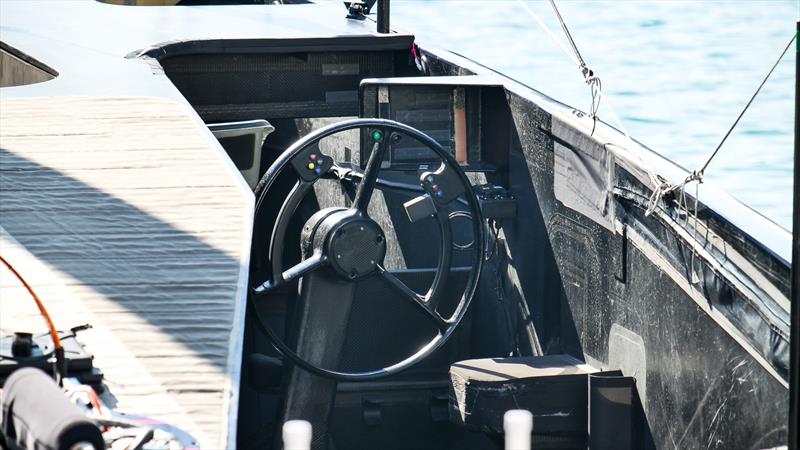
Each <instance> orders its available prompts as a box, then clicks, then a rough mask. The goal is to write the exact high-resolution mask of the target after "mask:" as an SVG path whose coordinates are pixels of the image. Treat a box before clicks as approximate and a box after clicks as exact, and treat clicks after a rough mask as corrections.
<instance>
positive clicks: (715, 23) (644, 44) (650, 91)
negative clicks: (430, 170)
mask: <svg viewBox="0 0 800 450" xmlns="http://www.w3.org/2000/svg"><path fill="white" fill-rule="evenodd" d="M527 5H528V6H529V8H531V9H532V10H533V11H534V12H535V13H536V14H537V15H538V16H539V17H540V18H542V20H543V21H544V22H545V23H546V24H547V26H548V27H550V29H551V30H553V31H554V32H555V33H557V34H558V36H559V37H563V34H562V32H561V29H560V26H559V24H558V22H557V20H556V19H555V16H554V14H553V12H552V10H551V9H550V5H549V3H548V2H545V1H528V2H527ZM558 5H559V8H560V10H561V13H562V16H563V17H564V20H565V21H566V22H567V25H568V26H569V28H570V31H571V32H572V35H573V37H574V38H575V41H576V43H577V45H578V47H579V49H580V51H581V53H582V55H583V57H584V58H585V59H586V61H587V63H588V64H589V65H590V66H591V67H592V68H593V69H594V70H595V72H596V73H597V74H598V75H599V76H600V78H601V79H602V82H603V90H604V92H605V93H606V95H608V96H609V99H610V101H611V102H612V104H613V107H614V110H615V111H616V112H617V114H618V115H619V116H620V119H621V120H622V123H623V125H624V126H625V128H627V130H628V132H629V133H630V134H631V135H632V136H633V137H635V138H636V139H637V140H639V141H641V142H643V143H645V144H646V145H648V146H649V147H650V148H652V149H654V150H656V151H658V152H659V153H661V154H662V155H664V156H666V157H668V158H670V159H672V160H673V161H675V162H677V163H678V164H681V165H682V166H684V167H686V168H687V169H690V170H691V169H695V168H698V166H700V165H701V164H702V163H703V162H704V161H705V159H706V158H707V156H708V155H709V154H710V153H711V152H712V151H713V150H714V148H715V147H716V145H717V144H718V143H719V141H720V139H721V138H722V136H723V135H724V134H725V132H726V131H727V128H728V127H729V126H730V125H731V124H732V123H733V121H734V120H735V119H736V116H737V115H738V113H739V111H740V110H741V108H742V107H743V106H744V105H745V103H747V100H748V99H749V97H750V95H751V94H752V93H753V92H754V91H755V89H756V88H757V87H758V85H759V83H760V82H761V80H762V79H763V77H764V76H765V75H766V73H767V72H768V71H769V69H770V67H771V66H772V64H773V63H774V62H775V60H776V59H777V58H778V56H779V55H780V53H781V51H782V50H783V49H784V47H785V46H786V44H787V43H788V42H789V40H790V39H791V37H792V36H793V34H794V33H795V29H796V20H798V17H799V16H800V2H798V1H797V0H781V1H777V0H775V1H770V0H750V1H746V0H738V1H729V2H716V1H677V0H674V1H630V0H627V1H576V0H570V1H564V0H561V1H559V2H558ZM391 15H392V26H393V27H395V28H398V29H402V30H407V31H411V32H413V33H415V34H416V36H417V41H418V42H419V43H420V44H422V45H423V46H427V47H438V48H444V49H447V50H451V51H454V52H457V53H460V54H462V55H464V56H467V57H470V58H472V59H474V60H476V61H478V62H480V63H482V64H484V65H487V66H489V67H491V68H493V69H495V70H498V71H500V72H502V73H504V74H506V75H508V76H510V77H511V78H514V79H516V80H518V81H520V82H522V83H524V84H526V85H528V86H530V87H532V88H534V89H536V90H538V91H540V92H543V93H544V94H547V95H548V96H550V97H553V98H555V99H557V100H559V101H562V102H564V103H567V104H569V105H571V106H573V107H576V108H578V109H582V110H584V111H585V110H588V108H589V105H590V96H589V90H588V87H587V86H586V85H585V84H584V83H583V79H582V77H581V75H580V73H579V72H578V70H577V68H576V67H575V66H574V64H573V63H572V62H571V61H570V59H568V58H567V56H565V55H564V54H563V53H562V52H561V50H560V49H559V48H558V47H556V46H555V45H554V44H553V43H552V42H551V41H550V39H549V38H548V37H547V35H546V34H545V33H544V32H543V31H541V29H540V28H539V27H538V26H537V25H536V23H535V22H534V21H533V19H531V18H530V16H528V15H527V14H526V13H525V12H524V10H523V9H522V7H521V6H520V5H519V4H518V3H517V2H516V1H500V0H484V1H478V0H467V1H464V0H461V1H450V0H432V1H430V0H429V1H422V0H393V1H392V3H391ZM794 50H795V48H794V45H793V46H792V48H791V49H790V50H789V52H788V53H787V54H786V56H785V57H784V59H783V60H782V62H781V63H780V65H779V66H778V67H777V69H776V70H775V72H774V73H773V75H772V77H771V78H770V80H769V81H768V82H767V84H766V85H765V86H764V88H763V89H762V91H761V94H760V95H759V96H758V98H756V100H755V101H754V103H753V105H752V106H751V107H750V109H749V110H748V112H747V114H746V115H745V116H744V118H743V119H742V120H741V122H740V123H739V126H738V127H737V128H736V130H735V131H734V132H733V134H732V135H731V136H730V137H729V138H728V141H727V142H726V144H725V146H724V147H723V148H722V150H721V151H720V153H719V154H718V155H717V157H716V158H715V159H714V161H713V162H712V163H711V165H710V166H709V167H708V169H707V170H706V179H707V180H709V181H711V182H713V183H716V184H717V185H718V186H720V187H722V188H723V189H724V190H726V191H727V192H729V193H730V194H731V195H733V196H734V197H736V198H738V199H739V200H741V201H742V202H743V203H745V204H747V205H749V206H751V207H752V208H753V209H755V210H756V211H759V212H760V213H762V214H763V215H765V216H766V217H768V218H770V219H772V220H773V221H775V222H777V223H778V224H780V225H782V226H783V227H785V228H787V229H791V226H792V211H791V209H792V207H791V203H792V158H793V148H792V146H793V133H794V76H795V74H794V72H795V58H796V54H795V51H794ZM599 116H600V118H601V119H603V120H605V121H606V122H608V123H611V124H613V121H612V120H611V118H610V117H608V113H607V112H606V110H605V109H604V108H602V107H601V109H600V112H599ZM700 195H701V198H702V190H701V193H700Z"/></svg>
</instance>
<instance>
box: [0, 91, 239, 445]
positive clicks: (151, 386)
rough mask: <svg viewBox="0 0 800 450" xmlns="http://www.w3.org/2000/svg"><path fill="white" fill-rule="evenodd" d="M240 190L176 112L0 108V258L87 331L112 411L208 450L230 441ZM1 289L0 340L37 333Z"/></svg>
mask: <svg viewBox="0 0 800 450" xmlns="http://www.w3.org/2000/svg"><path fill="white" fill-rule="evenodd" d="M237 177H238V174H237V173H236V172H235V170H234V169H232V166H230V164H229V162H228V161H226V159H225V156H224V153H222V151H221V150H220V149H219V147H218V146H217V144H216V141H214V139H213V137H211V135H210V134H209V133H208V132H207V130H204V129H203V127H202V124H199V123H198V122H197V121H196V117H195V116H193V114H192V112H191V111H190V110H189V109H188V107H187V106H185V105H183V104H179V103H176V102H173V101H169V100H163V99H157V98H96V97H50V98H3V99H0V231H2V233H0V238H1V239H0V252H2V254H3V255H4V257H6V258H7V259H9V260H11V261H12V263H13V264H15V265H17V266H19V267H18V270H19V271H21V272H22V274H23V276H25V277H26V278H27V279H28V280H29V282H31V283H32V284H33V286H34V288H35V289H36V290H37V291H39V292H40V296H41V297H42V298H43V300H44V301H45V303H47V304H48V305H51V306H52V311H51V314H52V315H53V316H54V319H55V322H56V325H57V326H58V327H60V328H62V329H68V328H70V327H73V326H76V325H80V324H82V323H86V322H89V323H91V324H92V325H93V326H94V327H95V328H94V329H93V330H89V331H86V332H84V333H82V334H81V335H80V338H81V340H83V341H84V342H85V343H86V344H87V346H88V347H89V350H90V351H91V352H92V353H94V354H95V355H96V359H95V365H96V366H98V367H100V368H101V369H102V370H103V371H104V372H105V373H106V377H107V381H108V383H107V384H108V386H109V388H110V390H111V393H112V394H113V397H114V399H115V400H114V401H115V402H116V408H117V409H119V410H121V411H126V412H130V413H136V414H143V415H148V416H153V417H156V418H159V419H162V420H165V421H168V422H171V423H174V424H175V425H178V426H181V427H184V428H185V429H186V430H187V431H189V432H191V433H192V434H194V435H195V436H196V437H197V438H198V439H199V440H200V444H201V445H202V446H203V448H224V447H226V446H227V445H228V443H229V442H230V441H229V440H228V439H229V432H233V431H235V430H229V424H228V422H229V420H230V416H229V413H230V412H231V410H233V411H235V409H236V405H235V404H233V405H231V402H235V401H236V399H235V392H236V389H238V380H239V365H240V361H239V358H240V357H241V354H240V353H241V352H240V346H241V322H242V314H243V308H244V305H243V302H244V294H245V284H246V270H245V268H246V264H247V258H248V255H247V253H248V251H249V250H248V249H249V239H250V227H251V216H252V195H251V194H249V193H248V191H247V190H246V188H245V185H244V183H243V182H242V181H241V180H240V179H238V178H237ZM0 288H1V289H2V290H0V327H2V332H3V333H7V332H10V331H23V330H30V331H36V332H40V331H44V327H43V324H42V322H41V321H40V320H39V319H38V317H37V315H36V310H35V308H34V307H33V303H32V302H31V301H30V300H29V299H28V298H27V297H26V295H27V294H26V293H25V291H24V290H23V289H22V288H21V286H20V285H19V284H18V283H17V281H16V280H15V279H13V278H12V277H11V276H10V274H9V272H7V271H5V270H2V271H0ZM31 327H34V328H31ZM232 389H233V390H232ZM231 406H232V407H231Z"/></svg>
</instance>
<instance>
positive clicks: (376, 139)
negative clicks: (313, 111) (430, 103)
mask: <svg viewBox="0 0 800 450" xmlns="http://www.w3.org/2000/svg"><path fill="white" fill-rule="evenodd" d="M353 129H359V130H361V140H362V145H371V147H372V150H371V153H370V154H369V159H368V161H367V163H366V168H365V170H364V172H363V174H362V173H360V172H358V171H354V170H350V171H348V170H347V169H346V168H344V167H343V166H341V165H339V164H337V163H336V162H335V161H334V160H333V158H331V157H330V156H327V155H324V154H322V153H321V151H320V150H319V143H320V141H321V140H322V139H324V138H326V137H328V136H331V135H334V134H337V133H341V132H344V131H347V130H353ZM408 138H410V139H414V140H416V141H417V142H419V143H421V144H423V145H424V146H425V147H427V148H429V149H430V150H432V151H433V152H434V153H435V154H436V155H437V156H438V157H439V159H440V161H441V164H440V166H439V167H438V168H432V169H431V170H430V171H426V172H423V173H422V174H421V175H420V177H419V186H418V187H417V186H416V185H411V186H412V188H413V189H415V190H418V191H419V193H420V195H419V196H418V197H416V198H414V199H413V200H411V201H409V202H406V203H405V205H404V206H405V208H406V212H407V213H408V216H409V219H410V220H412V221H416V220H422V219H425V218H427V217H433V218H435V219H436V220H437V221H438V225H439V230H440V233H441V238H440V245H439V248H438V263H437V267H436V273H435V274H434V277H433V282H432V284H431V286H430V289H428V291H427V293H425V294H419V293H417V292H415V291H414V290H413V289H411V288H410V287H408V286H407V285H406V284H405V283H404V282H403V281H402V280H400V279H399V278H398V277H397V276H395V275H394V274H392V273H391V272H390V271H388V270H387V269H386V268H385V267H384V265H383V259H384V256H385V255H386V249H387V242H386V236H385V234H384V232H383V229H381V227H380V225H378V223H377V222H376V221H374V220H373V219H372V218H370V216H369V214H368V212H367V206H368V204H369V201H370V198H371V197H372V193H373V191H374V190H375V187H376V185H378V184H381V183H382V180H380V179H379V177H378V175H379V173H380V171H381V166H382V162H383V161H384V156H385V155H386V152H387V151H389V148H390V147H391V146H392V145H393V144H396V143H398V142H400V141H401V140H403V139H408ZM393 150H394V149H393ZM288 168H292V169H293V170H294V171H295V173H296V175H297V177H298V182H297V183H296V184H295V185H294V187H293V188H292V190H291V192H290V193H289V195H288V197H287V198H286V200H285V201H284V202H283V205H282V206H281V209H280V212H279V213H278V217H277V218H276V220H275V223H274V225H273V228H272V235H271V239H270V244H269V250H268V257H269V261H270V264H271V272H272V278H271V279H270V280H267V281H265V282H263V283H260V284H258V285H256V286H255V287H254V288H253V294H252V295H250V299H251V311H252V313H253V314H254V315H255V319H256V320H255V323H256V325H257V327H258V328H259V329H261V331H262V332H264V333H265V334H266V335H267V336H268V337H269V338H270V340H271V341H272V342H273V344H274V345H275V347H276V348H277V349H278V350H279V351H280V352H281V353H282V354H283V355H285V356H286V357H287V358H289V359H290V360H291V361H292V362H294V363H295V364H296V365H298V366H300V367H302V368H303V369H306V370H307V371H309V372H312V373H314V374H316V375H319V376H322V377H326V378H332V379H335V380H339V381H364V380H374V379H377V378H382V377H386V376H390V375H393V374H396V373H398V372H400V371H402V370H404V369H407V368H409V367H411V366H412V365H414V364H416V363H418V362H420V361H421V360H423V359H424V358H426V357H427V356H429V355H430V354H431V353H433V352H434V351H435V350H436V349H438V348H439V347H441V346H442V345H443V344H444V343H445V342H446V341H447V339H448V338H449V337H450V336H451V335H452V334H453V332H454V331H455V329H456V328H457V327H458V325H459V324H460V323H461V320H462V319H463V318H464V314H465V313H466V311H467V309H468V308H469V305H470V302H471V301H472V298H473V296H474V295H475V291H476V288H477V285H478V280H479V277H480V271H481V264H482V262H483V259H484V255H485V251H486V249H485V247H486V244H485V240H484V228H483V216H482V215H481V210H480V207H479V204H478V200H477V198H476V197H475V194H474V193H473V191H472V187H471V184H470V182H469V179H468V178H467V176H466V175H465V173H464V171H463V170H462V169H461V168H460V166H459V165H458V163H457V162H456V160H455V159H454V158H453V157H452V156H451V155H450V154H449V153H448V152H447V151H445V150H444V148H442V146H441V145H439V143H437V142H436V141H434V140H433V139H432V138H431V137H430V136H428V135H427V134H425V133H423V132H422V131H419V130H417V129H415V128H412V127H410V126H408V125H405V124H402V123H399V122H395V121H393V120H386V119H353V120H347V121H344V122H340V123H337V124H334V125H331V126H327V127H324V128H321V129H319V130H316V131H315V132H313V133H310V134H308V135H307V136H305V137H303V138H302V139H300V140H298V141H297V142H295V143H294V144H293V145H292V146H291V147H289V148H288V149H287V150H286V151H284V152H283V154H281V156H280V157H278V159H277V160H276V161H275V162H274V163H273V164H272V166H271V167H270V168H269V169H268V170H267V172H266V173H265V174H264V176H263V177H262V179H261V180H260V181H259V184H258V185H257V187H256V195H257V197H258V199H257V202H256V208H255V214H256V217H258V214H259V211H260V209H261V207H262V205H263V204H264V199H265V198H266V197H267V196H268V193H269V191H270V188H271V187H272V185H273V184H274V183H275V180H276V179H278V177H279V175H280V174H282V173H283V171H284V170H287V169H288ZM344 173H346V174H347V176H349V177H351V178H354V179H356V180H358V179H360V181H358V186H357V189H356V193H355V197H354V199H353V202H352V206H350V207H333V208H324V209H321V210H319V211H318V212H317V213H315V214H313V215H312V216H311V218H310V219H309V220H308V221H307V222H306V224H305V225H304V226H303V229H302V232H301V239H300V241H301V250H302V257H303V260H302V262H300V263H299V264H297V265H295V266H294V267H291V268H289V269H286V270H284V269H283V248H284V242H285V240H286V233H287V228H288V227H289V221H290V219H291V217H292V215H293V214H294V212H295V210H296V209H297V207H298V205H299V204H300V203H301V201H302V200H303V198H304V197H305V195H306V193H308V191H309V190H310V189H311V188H312V187H313V185H314V183H315V182H316V181H317V180H319V179H320V178H323V177H325V178H338V179H339V180H340V181H343V180H344V179H345V177H344V176H343V174H344ZM459 197H463V198H464V199H465V200H466V205H467V207H468V208H469V212H470V213H471V215H472V232H473V237H474V244H473V245H474V252H473V258H472V263H471V271H470V273H469V277H468V281H467V284H466V287H465V289H464V293H463V295H462V296H461V299H460V301H459V303H458V305H457V306H456V308H455V310H454V312H453V314H452V315H451V316H450V317H444V316H442V315H441V314H440V313H439V312H438V311H437V306H438V305H439V302H440V300H441V297H442V295H443V291H444V287H445V283H446V278H447V276H448V274H449V273H450V265H451V259H452V257H451V256H452V255H451V252H452V248H453V239H452V232H451V227H450V218H449V217H448V214H447V211H446V207H447V205H448V204H450V203H451V202H453V201H456V200H457V199H459ZM460 201H462V202H463V200H460ZM368 277H378V278H379V279H380V280H382V281H383V282H384V283H385V284H386V285H387V286H388V287H390V288H392V289H394V290H395V291H397V292H398V293H399V294H401V295H402V296H403V297H404V298H405V299H407V300H408V301H410V302H411V303H412V304H413V305H415V306H416V307H417V308H418V309H419V310H421V311H422V312H423V313H424V314H425V316H427V318H428V319H430V321H431V322H432V323H433V324H434V325H435V326H436V328H437V334H436V336H435V337H434V338H433V339H431V340H430V341H429V342H428V343H427V344H426V345H424V346H423V347H422V348H421V349H419V350H418V351H417V352H416V353H414V354H412V355H410V356H408V357H407V358H405V359H403V360H402V361H399V362H397V363H395V364H393V365H391V366H387V367H383V368H381V369H378V370H373V371H368V372H341V371H336V370H331V369H330V368H325V367H321V364H320V361H321V360H323V359H325V356H323V355H322V353H320V350H318V349H317V348H316V347H319V344H317V345H316V347H310V346H307V348H306V349H305V351H303V352H301V348H300V347H302V341H303V339H306V338H308V336H310V335H311V333H317V334H316V335H314V336H316V338H317V339H321V340H319V341H318V342H324V345H328V346H330V345H335V344H336V343H337V342H336V341H338V343H339V344H342V345H343V343H344V338H343V336H344V332H343V331H341V330H342V329H346V322H347V317H349V316H348V314H349V311H342V310H343V309H348V310H349V307H350V303H351V302H352V297H353V294H354V287H353V286H354V284H355V283H356V282H358V281H359V280H363V279H365V278H368ZM298 278H300V279H301V283H300V298H301V300H302V299H305V300H302V301H304V302H306V303H308V302H312V303H313V305H311V306H309V307H308V308H307V309H306V310H304V311H305V312H303V313H302V314H300V317H301V320H310V322H305V323H302V325H304V326H303V328H308V329H307V330H300V336H298V351H295V350H293V349H291V348H289V346H287V345H286V343H284V342H283V340H281V339H280V338H278V336H276V335H275V333H273V331H272V330H271V329H270V327H269V326H267V325H265V324H264V321H263V320H262V318H261V317H260V316H259V314H258V310H257V308H256V307H255V302H256V301H257V300H256V297H258V296H261V295H263V294H265V293H267V292H270V291H272V290H273V289H275V288H276V287H278V286H281V285H284V284H286V283H289V282H292V281H294V280H296V279H298ZM309 292H310V293H309ZM304 293H305V295H304ZM348 296H349V297H350V298H349V299H348V298H347V297H348ZM320 297H324V298H322V299H320ZM315 309H316V310H320V312H317V313H315V312H314V311H313V310H315ZM315 317H316V318H315ZM337 321H338V322H340V323H336V322H337ZM320 327H321V328H330V329H331V330H333V331H331V332H330V333H331V334H330V336H326V337H324V338H321V337H320V336H319V332H320V331H319V330H318V328H320ZM337 330H338V331H337ZM298 353H304V354H303V355H302V356H301V354H298ZM335 361H336V360H335ZM329 362H330V358H329ZM335 363H336V362H333V363H332V364H335Z"/></svg>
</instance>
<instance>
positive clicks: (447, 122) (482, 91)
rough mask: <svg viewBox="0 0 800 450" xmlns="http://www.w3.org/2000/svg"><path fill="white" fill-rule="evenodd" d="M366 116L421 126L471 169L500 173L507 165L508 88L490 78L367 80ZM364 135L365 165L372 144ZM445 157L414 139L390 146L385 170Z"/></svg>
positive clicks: (362, 90)
mask: <svg viewBox="0 0 800 450" xmlns="http://www.w3.org/2000/svg"><path fill="white" fill-rule="evenodd" d="M360 103H361V110H360V112H361V117H370V118H383V119H392V120H396V121H398V122H401V123H404V124H407V125H410V126H412V127H414V128H416V129H418V130H421V131H422V132H424V133H425V134H427V135H428V136H430V137H431V138H433V139H434V140H435V141H436V142H438V143H439V144H440V145H441V146H442V147H443V148H444V149H445V150H446V151H447V152H449V153H450V154H451V155H452V156H453V158H455V160H456V161H457V162H458V163H459V164H460V165H461V167H462V168H463V169H464V170H466V171H487V172H489V171H497V170H503V169H505V166H506V165H507V160H508V158H507V153H508V138H509V127H510V112H509V110H508V105H507V102H506V98H505V90H504V88H503V86H502V85H501V84H500V83H499V82H498V80H497V79H496V78H494V77H490V76H477V75H476V76H457V77H405V78H375V79H365V80H363V81H362V82H361V87H360ZM368 137H369V136H367V135H366V134H364V135H362V145H361V164H362V167H363V165H364V164H365V162H366V161H367V160H368V158H369V153H370V151H371V147H370V146H368V145H365V143H367V142H369V141H368ZM438 162H439V158H438V157H437V156H436V155H435V154H434V152H433V151H431V150H430V149H428V148H427V147H426V146H425V145H423V144H422V143H420V142H417V141H415V140H414V139H412V138H408V137H407V138H404V139H398V140H397V141H395V142H391V143H390V144H389V148H388V151H387V152H386V156H385V159H384V161H383V163H382V167H383V168H384V169H389V170H401V171H403V170H405V171H416V170H418V169H419V167H420V166H423V165H432V164H438Z"/></svg>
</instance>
